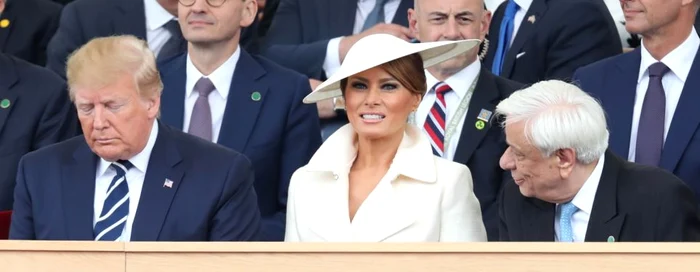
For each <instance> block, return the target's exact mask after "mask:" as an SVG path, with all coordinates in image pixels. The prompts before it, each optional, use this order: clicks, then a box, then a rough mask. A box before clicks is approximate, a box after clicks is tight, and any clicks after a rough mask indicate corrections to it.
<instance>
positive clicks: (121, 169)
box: [112, 160, 134, 176]
mask: <svg viewBox="0 0 700 272" xmlns="http://www.w3.org/2000/svg"><path fill="white" fill-rule="evenodd" d="M131 167H134V165H133V164H132V163H131V162H130V161H127V160H118V161H115V162H113V163H112V168H114V170H116V171H117V174H118V175H122V176H123V175H125V174H126V171H128V170H129V169H131Z"/></svg>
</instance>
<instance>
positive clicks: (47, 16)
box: [0, 0, 63, 66]
mask: <svg viewBox="0 0 700 272" xmlns="http://www.w3.org/2000/svg"><path fill="white" fill-rule="evenodd" d="M62 8H63V6H62V5H60V4H57V3H54V2H51V1H46V0H11V1H6V6H5V10H4V11H3V12H2V14H0V20H7V22H9V25H8V26H7V27H4V28H3V27H0V52H2V53H6V54H10V55H13V56H15V57H18V58H20V59H23V60H26V61H28V62H31V63H34V64H36V65H40V66H44V64H46V47H47V46H48V44H49V40H51V37H53V35H54V33H56V28H58V20H59V18H60V17H61V9H62Z"/></svg>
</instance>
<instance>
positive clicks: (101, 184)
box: [92, 121, 158, 242]
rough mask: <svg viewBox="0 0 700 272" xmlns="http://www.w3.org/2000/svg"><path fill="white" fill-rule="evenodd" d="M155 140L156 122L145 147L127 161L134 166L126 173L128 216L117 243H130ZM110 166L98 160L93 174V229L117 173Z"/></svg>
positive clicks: (156, 133) (156, 132)
mask: <svg viewBox="0 0 700 272" xmlns="http://www.w3.org/2000/svg"><path fill="white" fill-rule="evenodd" d="M157 138H158V122H157V121H156V122H153V127H152V128H151V132H150V134H149V136H148V142H147V143H146V147H144V148H143V150H141V152H140V153H138V154H136V156H134V157H132V158H131V159H129V162H131V164H133V165H134V167H132V168H131V169H129V170H128V171H126V184H127V185H128V186H129V216H127V218H126V226H125V227H124V232H122V235H121V237H119V239H118V240H117V241H121V242H128V241H131V230H132V226H133V224H134V217H135V216H136V210H137V208H138V207H139V200H140V199H141V189H142V188H143V181H144V178H145V177H146V170H147V169H148V161H149V160H150V158H151V151H153V145H155V144H156V139H157ZM111 165H112V163H111V162H108V161H106V160H104V159H100V161H99V162H98V163H97V171H96V172H95V202H94V209H93V217H92V227H93V228H94V227H95V224H96V223H97V218H99V217H100V214H101V213H102V206H103V205H104V202H105V199H106V198H107V190H108V189H109V185H110V184H111V183H112V179H114V176H115V175H116V174H117V172H116V171H115V170H114V169H113V168H112V167H110V166H111Z"/></svg>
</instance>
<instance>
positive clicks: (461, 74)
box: [408, 0, 522, 241]
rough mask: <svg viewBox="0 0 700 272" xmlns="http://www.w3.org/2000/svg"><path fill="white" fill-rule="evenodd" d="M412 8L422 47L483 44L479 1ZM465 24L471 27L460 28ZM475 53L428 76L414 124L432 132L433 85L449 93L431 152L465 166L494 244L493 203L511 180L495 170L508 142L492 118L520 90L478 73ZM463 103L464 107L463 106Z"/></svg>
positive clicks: (425, 0) (423, 1)
mask: <svg viewBox="0 0 700 272" xmlns="http://www.w3.org/2000/svg"><path fill="white" fill-rule="evenodd" d="M415 5H416V6H415V7H414V9H410V10H409V12H408V15H409V16H408V21H409V28H410V29H411V31H413V32H414V34H415V36H416V37H417V38H418V39H419V40H420V41H422V42H432V41H441V40H464V39H480V40H484V37H485V35H486V31H488V28H489V22H490V21H491V13H490V12H489V11H488V10H486V9H484V2H483V0H469V1H449V0H418V1H416V2H415ZM466 20H472V22H473V23H471V24H464V23H461V22H464V21H466ZM435 22H437V23H435ZM477 53H478V48H474V49H473V50H471V51H469V52H467V53H466V54H464V55H462V56H457V57H455V58H453V59H451V60H448V61H446V62H443V63H441V64H438V65H435V66H433V67H431V68H430V69H428V70H427V71H426V79H427V85H428V88H430V89H429V90H428V92H427V93H426V95H425V97H424V98H423V100H422V101H421V104H420V105H419V107H418V109H417V111H416V114H415V121H416V122H415V123H416V124H417V125H418V126H420V127H423V128H424V129H425V130H426V132H427V131H428V130H432V126H430V125H429V124H428V122H431V120H432V119H431V118H430V117H429V115H430V114H429V112H430V111H431V108H433V107H434V106H435V105H436V104H435V103H436V100H437V99H436V97H437V93H436V88H435V87H434V86H438V85H447V86H449V88H450V89H451V90H450V91H448V92H446V93H444V94H442V95H441V96H442V97H443V98H444V100H445V103H446V106H445V111H446V118H445V121H444V122H443V123H437V122H436V123H435V125H436V126H438V127H440V130H441V131H445V134H442V135H443V137H444V141H445V142H444V143H443V149H442V150H434V153H435V155H437V156H440V157H443V158H446V159H449V160H452V161H455V162H459V163H462V164H464V165H466V166H468V167H469V170H470V171H471V174H472V178H473V180H474V193H475V194H476V197H477V198H478V199H479V203H480V204H481V213H482V218H483V219H484V225H485V226H486V231H487V234H488V238H489V240H490V241H493V240H498V203H497V202H496V199H497V197H498V192H499V191H500V189H501V186H502V184H503V181H504V179H505V180H508V179H509V177H510V175H508V174H506V173H505V172H504V171H503V169H501V168H500V167H499V165H498V160H499V158H500V156H501V154H503V151H505V150H506V143H505V138H504V136H503V132H502V129H501V128H500V127H499V126H498V124H495V125H494V124H493V123H494V122H491V121H492V120H491V118H490V115H491V113H492V112H493V111H494V109H495V107H496V104H498V103H499V102H500V101H501V100H503V99H505V98H506V97H508V96H509V95H510V94H511V93H513V92H514V91H515V90H517V89H519V88H520V87H521V86H522V85H521V84H520V83H516V82H514V81H510V80H507V79H504V78H501V77H498V76H495V75H493V74H492V73H491V72H489V71H488V70H486V69H484V68H482V67H481V62H480V61H479V60H478V58H477ZM462 103H464V106H466V107H464V106H461V104H462ZM460 109H462V110H460ZM484 114H486V115H489V116H483V115H484ZM482 119H483V120H482ZM450 128H453V129H450ZM432 133H441V132H440V131H438V132H435V131H433V132H432Z"/></svg>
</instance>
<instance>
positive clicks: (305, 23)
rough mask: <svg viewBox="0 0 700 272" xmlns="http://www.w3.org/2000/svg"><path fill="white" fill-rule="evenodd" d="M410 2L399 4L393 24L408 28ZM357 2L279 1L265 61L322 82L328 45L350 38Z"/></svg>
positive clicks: (266, 43) (322, 0) (267, 39)
mask: <svg viewBox="0 0 700 272" xmlns="http://www.w3.org/2000/svg"><path fill="white" fill-rule="evenodd" d="M409 8H413V0H401V3H400V4H399V7H398V9H397V11H396V15H394V19H393V21H392V23H394V24H398V25H402V26H406V27H408V14H407V10H408V9H409ZM355 10H357V0H280V3H279V6H278V7H277V11H276V12H275V17H274V18H273V19H272V25H271V26H270V29H269V30H268V31H267V35H266V37H265V46H264V49H263V52H264V54H265V56H266V57H268V58H270V59H271V60H273V61H275V62H277V63H279V64H281V65H282V66H285V67H288V68H291V69H293V70H295V71H298V72H300V73H302V74H305V75H306V76H307V77H309V78H315V79H319V80H325V78H326V74H325V72H324V71H323V61H324V60H325V59H326V47H327V46H328V41H330V40H331V39H333V38H336V37H341V36H348V35H352V34H353V33H352V31H353V26H354V23H355Z"/></svg>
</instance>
